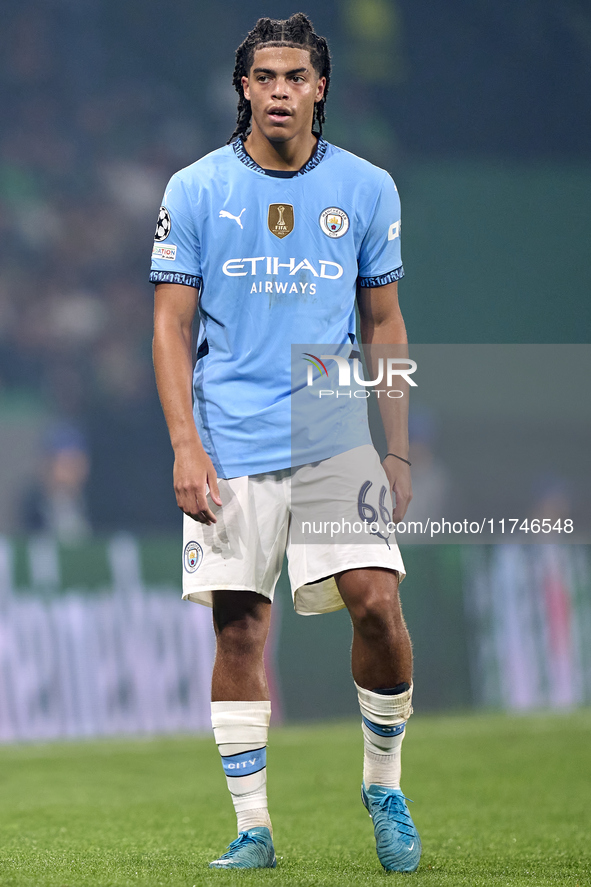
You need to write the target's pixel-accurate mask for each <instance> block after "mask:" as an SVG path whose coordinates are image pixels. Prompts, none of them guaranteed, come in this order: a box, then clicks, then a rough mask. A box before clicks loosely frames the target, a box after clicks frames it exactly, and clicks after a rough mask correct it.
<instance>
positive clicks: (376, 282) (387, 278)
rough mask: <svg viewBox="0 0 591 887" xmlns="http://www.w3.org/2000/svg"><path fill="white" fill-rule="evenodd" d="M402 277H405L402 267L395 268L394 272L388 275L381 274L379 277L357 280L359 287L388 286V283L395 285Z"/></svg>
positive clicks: (389, 272)
mask: <svg viewBox="0 0 591 887" xmlns="http://www.w3.org/2000/svg"><path fill="white" fill-rule="evenodd" d="M401 277H404V268H403V267H402V265H401V266H400V268H395V269H394V271H388V273H387V274H380V276H379V277H359V278H358V279H357V283H358V284H359V286H367V287H372V286H386V284H387V283H394V281H395V280H400V278H401Z"/></svg>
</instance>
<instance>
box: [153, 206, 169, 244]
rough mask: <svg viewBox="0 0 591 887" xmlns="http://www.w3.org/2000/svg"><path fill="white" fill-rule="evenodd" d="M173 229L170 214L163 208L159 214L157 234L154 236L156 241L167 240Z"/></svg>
mask: <svg viewBox="0 0 591 887" xmlns="http://www.w3.org/2000/svg"><path fill="white" fill-rule="evenodd" d="M171 228H172V222H171V219H170V213H169V212H168V210H167V209H166V207H165V206H161V207H160V210H159V212H158V221H157V222H156V232H155V234H154V240H157V241H160V240H166V238H167V237H168V235H169V234H170V229H171Z"/></svg>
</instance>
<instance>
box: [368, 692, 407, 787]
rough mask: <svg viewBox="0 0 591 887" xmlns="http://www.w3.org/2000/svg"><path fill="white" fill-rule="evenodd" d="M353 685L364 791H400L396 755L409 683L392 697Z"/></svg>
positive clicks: (402, 732)
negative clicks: (359, 722)
mask: <svg viewBox="0 0 591 887" xmlns="http://www.w3.org/2000/svg"><path fill="white" fill-rule="evenodd" d="M355 686H356V687H357V695H358V697H359V708H360V709H361V718H362V725H361V726H362V730H363V748H364V753H363V781H364V783H365V785H366V787H367V788H369V786H370V785H383V786H385V787H386V788H400V771H401V761H400V756H401V750H402V740H403V739H404V731H405V726H406V722H407V720H408V719H409V717H410V716H411V714H412V704H411V703H412V684H411V686H410V688H409V689H408V690H405V691H404V692H403V693H396V694H395V695H393V696H387V695H386V696H384V695H382V694H381V693H374V692H373V691H372V690H364V689H363V687H359V686H358V685H357V684H355Z"/></svg>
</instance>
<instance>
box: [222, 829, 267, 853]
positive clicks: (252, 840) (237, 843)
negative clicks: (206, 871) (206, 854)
mask: <svg viewBox="0 0 591 887" xmlns="http://www.w3.org/2000/svg"><path fill="white" fill-rule="evenodd" d="M264 843H265V841H264V839H263V838H261V836H260V835H249V834H248V833H247V832H240V834H239V835H238V837H237V838H234V840H233V841H232V843H231V844H228V850H227V851H226V853H224V854H223V856H220V859H224V858H225V857H226V856H231V855H232V851H233V850H237V849H238V847H241V846H242V845H243V844H264Z"/></svg>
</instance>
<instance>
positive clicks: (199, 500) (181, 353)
mask: <svg viewBox="0 0 591 887" xmlns="http://www.w3.org/2000/svg"><path fill="white" fill-rule="evenodd" d="M197 298H198V292H197V289H196V288H195V287H192V286H183V285H180V284H175V283H160V284H158V285H157V286H156V291H155V296H154V341H153V357H154V370H155V373H156V385H157V386H158V394H159V396H160V403H161V404H162V409H163V411H164V417H165V419H166V424H167V425H168V432H169V434H170V442H171V444H172V448H173V450H174V491H175V494H176V501H177V504H178V506H179V508H180V509H181V510H182V511H184V513H185V514H188V515H189V516H190V517H192V518H193V519H194V520H197V521H200V522H201V523H204V524H208V525H209V524H212V523H216V518H215V515H214V514H213V512H212V511H211V508H210V507H209V504H208V502H207V491H208V488H209V493H210V496H211V499H212V500H213V502H214V503H215V504H216V505H221V504H222V501H221V499H220V494H219V490H218V485H217V477H216V471H215V468H214V467H213V463H212V461H211V459H210V458H209V456H208V455H207V453H206V452H205V450H204V449H203V444H202V443H201V440H200V439H199V435H198V433H197V429H196V427H195V421H194V419H193V405H192V392H191V381H192V326H193V318H194V316H195V311H196V309H197Z"/></svg>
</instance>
